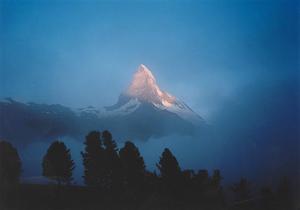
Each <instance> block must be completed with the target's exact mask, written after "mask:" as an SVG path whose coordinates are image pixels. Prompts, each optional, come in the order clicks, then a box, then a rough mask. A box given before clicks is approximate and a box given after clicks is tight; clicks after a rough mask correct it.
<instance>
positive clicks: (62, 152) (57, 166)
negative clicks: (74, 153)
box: [42, 141, 74, 185]
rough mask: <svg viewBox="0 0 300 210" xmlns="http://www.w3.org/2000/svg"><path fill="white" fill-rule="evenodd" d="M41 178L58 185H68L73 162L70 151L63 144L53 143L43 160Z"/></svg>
mask: <svg viewBox="0 0 300 210" xmlns="http://www.w3.org/2000/svg"><path fill="white" fill-rule="evenodd" d="M42 166H43V176H45V177H48V178H50V179H53V180H55V181H57V183H58V185H61V184H63V183H64V184H70V182H71V181H72V179H73V178H72V173H73V170H74V161H73V160H72V159H71V154H70V150H69V149H67V147H66V145H65V144H64V143H63V142H60V141H55V142H53V143H52V144H51V145H50V147H49V148H48V150H47V153H46V155H45V156H44V158H43V163H42Z"/></svg>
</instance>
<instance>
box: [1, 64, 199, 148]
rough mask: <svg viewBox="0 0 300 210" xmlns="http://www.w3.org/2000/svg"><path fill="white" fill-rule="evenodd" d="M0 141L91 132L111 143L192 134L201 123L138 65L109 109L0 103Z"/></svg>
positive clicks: (11, 101) (149, 73)
mask: <svg viewBox="0 0 300 210" xmlns="http://www.w3.org/2000/svg"><path fill="white" fill-rule="evenodd" d="M0 117H1V120H0V138H2V139H9V140H11V141H15V142H22V143H28V142H31V141H40V140H42V139H49V140H53V139H54V138H60V137H63V136H70V137H72V138H84V136H85V135H86V133H87V132H89V131H91V130H100V131H102V130H105V129H108V130H111V131H112V133H113V134H114V136H115V137H116V139H117V140H128V139H131V140H147V139H149V138H151V137H161V136H166V135H170V134H174V133H177V134H182V135H193V134H194V133H195V132H198V131H199V130H200V129H201V128H202V127H203V126H205V122H204V120H203V119H202V118H201V117H200V116H199V115H197V114H196V113H195V112H194V111H193V110H192V109H190V108H189V107H188V106H187V105H186V104H185V103H184V102H182V101H180V100H179V99H177V98H176V97H174V96H172V95H171V94H169V93H167V92H165V91H163V90H161V89H160V88H159V86H158V85H157V83H156V79H155V77H154V76H153V74H152V73H151V71H150V70H149V69H148V68H147V67H146V66H145V65H141V66H140V67H139V68H138V70H137V72H136V73H135V74H134V76H133V80H132V82H131V84H130V85H129V87H128V88H127V90H126V91H124V92H123V93H122V94H121V95H120V96H119V99H118V101H117V103H116V104H115V105H113V106H109V107H105V108H104V109H97V108H94V107H92V106H89V107H86V108H82V109H79V110H78V111H74V110H71V109H69V108H68V107H64V106H61V105H46V104H36V103H20V102H17V101H14V100H11V99H8V100H4V101H0Z"/></svg>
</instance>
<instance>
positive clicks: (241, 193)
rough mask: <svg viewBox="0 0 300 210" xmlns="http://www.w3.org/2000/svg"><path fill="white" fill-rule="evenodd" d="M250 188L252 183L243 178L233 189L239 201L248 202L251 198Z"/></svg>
mask: <svg viewBox="0 0 300 210" xmlns="http://www.w3.org/2000/svg"><path fill="white" fill-rule="evenodd" d="M250 186H251V185H250V182H249V181H248V180H247V179H246V178H241V179H240V181H239V182H238V183H236V184H234V185H233V186H232V187H231V190H232V191H233V192H234V193H235V196H236V200H237V201H242V200H247V199H249V198H250V197H251V194H250V192H251V191H250Z"/></svg>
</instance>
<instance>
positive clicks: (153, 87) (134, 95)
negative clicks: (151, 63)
mask: <svg viewBox="0 0 300 210" xmlns="http://www.w3.org/2000/svg"><path fill="white" fill-rule="evenodd" d="M146 103H149V104H152V105H153V106H154V107H156V108H157V109H159V110H164V111H168V112H171V113H174V114H176V115H177V116H178V117H180V118H182V119H183V120H185V121H188V122H190V123H192V124H194V125H198V124H203V123H204V120H203V119H202V118H201V117H200V116H199V115H198V114H197V113H195V112H194V111H193V110H192V109H191V108H190V107H188V106H187V105H186V104H185V103H184V102H183V101H181V100H179V99H177V98H176V97H175V96H173V95H171V94H170V93H168V92H166V91H163V90H161V89H160V87H159V86H158V84H157V82H156V79H155V77H154V76H153V74H152V72H151V71H150V70H149V69H148V68H147V67H146V66H145V65H143V64H141V65H140V66H139V68H138V70H137V71H136V73H135V74H134V75H133V79H132V81H131V83H130V85H129V87H128V88H127V90H126V91H124V92H123V93H122V94H121V95H120V96H119V100H118V102H117V103H116V104H115V105H113V106H109V107H106V111H107V112H106V113H105V114H106V115H107V116H115V115H126V114H130V113H133V112H134V111H135V110H136V109H137V108H138V107H139V106H140V105H141V104H146Z"/></svg>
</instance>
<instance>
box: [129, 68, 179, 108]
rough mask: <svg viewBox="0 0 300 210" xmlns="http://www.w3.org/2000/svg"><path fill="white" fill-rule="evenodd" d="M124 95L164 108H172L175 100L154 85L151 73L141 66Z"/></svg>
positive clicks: (154, 81)
mask: <svg viewBox="0 0 300 210" xmlns="http://www.w3.org/2000/svg"><path fill="white" fill-rule="evenodd" d="M125 94H126V95H128V96H130V97H134V98H137V99H139V100H141V101H146V102H150V103H154V104H158V105H163V106H166V107H170V106H172V104H173V103H174V101H175V100H176V98H175V97H174V96H172V95H170V94H169V93H167V92H164V91H162V90H161V89H160V88H159V86H158V85H157V83H156V79H155V77H154V76H153V74H152V72H151V71H150V70H149V69H148V68H147V67H146V66H145V65H143V64H141V65H140V66H139V68H138V70H137V71H136V73H135V74H134V75H133V80H132V82H131V84H130V85H129V87H128V89H127V91H126V92H125Z"/></svg>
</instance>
